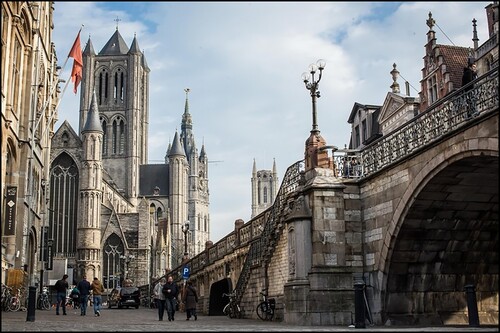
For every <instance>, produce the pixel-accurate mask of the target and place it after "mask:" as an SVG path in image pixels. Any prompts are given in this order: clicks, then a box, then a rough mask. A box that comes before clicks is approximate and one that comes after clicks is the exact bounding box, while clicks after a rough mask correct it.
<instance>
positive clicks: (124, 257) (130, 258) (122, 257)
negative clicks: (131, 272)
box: [120, 254, 135, 279]
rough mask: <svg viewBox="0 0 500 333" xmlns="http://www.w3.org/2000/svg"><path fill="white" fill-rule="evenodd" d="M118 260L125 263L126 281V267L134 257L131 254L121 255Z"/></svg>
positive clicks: (126, 275)
mask: <svg viewBox="0 0 500 333" xmlns="http://www.w3.org/2000/svg"><path fill="white" fill-rule="evenodd" d="M120 259H122V260H124V262H125V279H128V265H129V264H130V262H131V261H132V260H134V259H135V256H134V255H133V254H129V255H126V256H125V255H121V256H120Z"/></svg>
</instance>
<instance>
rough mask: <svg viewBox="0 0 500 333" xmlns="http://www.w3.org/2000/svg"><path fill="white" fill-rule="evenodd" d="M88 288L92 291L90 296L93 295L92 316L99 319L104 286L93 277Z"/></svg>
mask: <svg viewBox="0 0 500 333" xmlns="http://www.w3.org/2000/svg"><path fill="white" fill-rule="evenodd" d="M90 288H91V289H92V294H93V295H94V296H93V297H94V314H95V316H96V317H99V316H100V315H101V304H102V293H103V292H104V286H103V285H102V283H101V281H99V279H98V278H97V277H95V278H94V281H92V284H91V286H90Z"/></svg>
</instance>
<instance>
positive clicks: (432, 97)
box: [427, 75, 438, 105]
mask: <svg viewBox="0 0 500 333" xmlns="http://www.w3.org/2000/svg"><path fill="white" fill-rule="evenodd" d="M427 89H428V97H427V98H428V99H429V105H431V104H432V103H434V102H435V101H437V99H438V86H437V80H436V76H435V75H433V76H431V77H430V78H429V80H427Z"/></svg>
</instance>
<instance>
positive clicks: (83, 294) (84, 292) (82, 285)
mask: <svg viewBox="0 0 500 333" xmlns="http://www.w3.org/2000/svg"><path fill="white" fill-rule="evenodd" d="M77 287H78V290H80V316H86V315H87V305H88V300H89V295H90V282H89V281H88V280H87V275H84V276H83V278H82V280H81V281H80V282H78V284H77Z"/></svg>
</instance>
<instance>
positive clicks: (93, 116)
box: [76, 92, 103, 277]
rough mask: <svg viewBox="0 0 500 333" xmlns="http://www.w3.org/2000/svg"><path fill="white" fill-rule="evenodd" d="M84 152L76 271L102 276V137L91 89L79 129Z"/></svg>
mask: <svg viewBox="0 0 500 333" xmlns="http://www.w3.org/2000/svg"><path fill="white" fill-rule="evenodd" d="M81 135H82V144H83V147H82V148H83V153H82V164H81V165H82V167H81V178H80V199H79V201H80V202H79V208H80V209H79V214H80V216H79V219H78V233H77V234H78V237H77V239H76V241H77V247H76V251H77V255H76V263H77V266H78V272H79V273H80V274H81V275H83V274H87V275H88V276H89V277H94V276H101V201H102V195H103V193H102V190H101V188H102V186H101V183H102V156H101V149H102V139H103V130H102V127H101V124H100V122H99V110H98V108H97V100H96V94H95V92H94V94H93V98H92V101H91V103H90V110H89V111H88V113H87V119H86V122H85V126H84V127H83V128H82V131H81Z"/></svg>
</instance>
